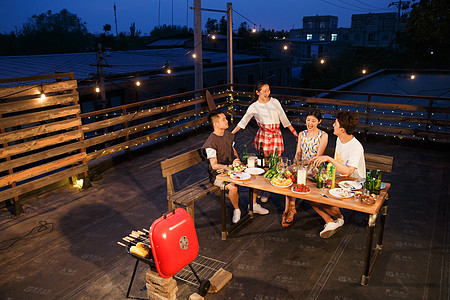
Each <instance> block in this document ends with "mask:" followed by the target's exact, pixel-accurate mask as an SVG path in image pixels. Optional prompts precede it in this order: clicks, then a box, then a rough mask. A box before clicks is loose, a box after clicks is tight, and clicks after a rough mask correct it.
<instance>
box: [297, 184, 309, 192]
mask: <svg viewBox="0 0 450 300" xmlns="http://www.w3.org/2000/svg"><path fill="white" fill-rule="evenodd" d="M310 191H311V188H310V187H309V186H307V185H304V184H296V185H294V192H297V193H309V192H310Z"/></svg>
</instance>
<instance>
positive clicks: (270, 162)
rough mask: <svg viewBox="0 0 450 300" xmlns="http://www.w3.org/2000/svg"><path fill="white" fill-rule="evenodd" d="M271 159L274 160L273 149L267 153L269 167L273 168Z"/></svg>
mask: <svg viewBox="0 0 450 300" xmlns="http://www.w3.org/2000/svg"><path fill="white" fill-rule="evenodd" d="M273 161H274V159H273V150H270V153H269V169H272V168H273V166H274V164H273Z"/></svg>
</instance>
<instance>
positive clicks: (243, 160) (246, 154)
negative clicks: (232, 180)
mask: <svg viewBox="0 0 450 300" xmlns="http://www.w3.org/2000/svg"><path fill="white" fill-rule="evenodd" d="M247 162H248V152H247V145H244V153H242V163H243V164H244V166H246V165H247Z"/></svg>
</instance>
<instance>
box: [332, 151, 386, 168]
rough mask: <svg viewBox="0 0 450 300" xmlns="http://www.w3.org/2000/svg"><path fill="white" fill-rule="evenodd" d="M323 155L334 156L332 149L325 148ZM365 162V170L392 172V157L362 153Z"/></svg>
mask: <svg viewBox="0 0 450 300" xmlns="http://www.w3.org/2000/svg"><path fill="white" fill-rule="evenodd" d="M324 154H325V155H329V156H331V157H333V156H334V148H326V149H325V151H324ZM364 159H365V161H366V168H367V169H371V170H380V171H382V172H388V173H390V172H392V163H393V162H394V158H393V157H392V156H386V155H379V154H371V153H364Z"/></svg>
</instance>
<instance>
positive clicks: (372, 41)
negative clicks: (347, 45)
mask: <svg viewBox="0 0 450 300" xmlns="http://www.w3.org/2000/svg"><path fill="white" fill-rule="evenodd" d="M396 25H397V14H396V13H377V14H372V13H369V14H358V15H352V25H351V43H352V45H353V46H362V47H391V46H392V45H393V43H394V40H395V33H396Z"/></svg>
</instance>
